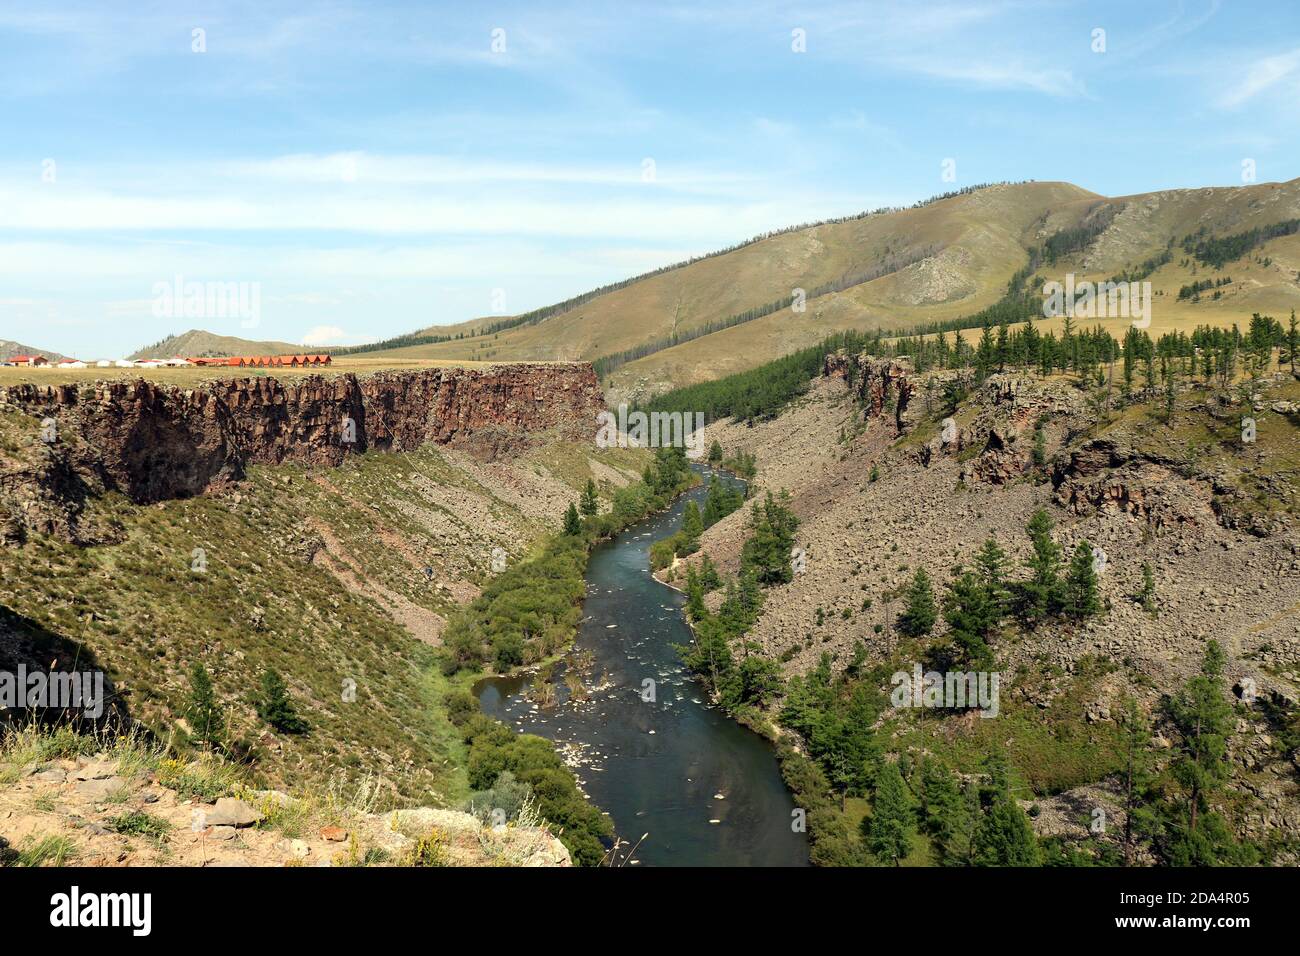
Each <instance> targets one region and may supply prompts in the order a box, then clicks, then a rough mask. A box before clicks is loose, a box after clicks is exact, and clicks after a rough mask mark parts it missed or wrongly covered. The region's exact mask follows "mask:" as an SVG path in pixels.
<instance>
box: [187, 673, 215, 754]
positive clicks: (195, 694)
mask: <svg viewBox="0 0 1300 956" xmlns="http://www.w3.org/2000/svg"><path fill="white" fill-rule="evenodd" d="M186 717H187V718H188V720H189V724H190V727H191V729H192V730H193V731H194V738H195V739H196V740H198V741H199V742H200V743H205V744H208V745H210V746H214V747H215V746H219V745H220V744H221V731H222V724H223V723H224V721H225V714H224V709H223V708H222V706H221V702H220V701H218V700H217V695H216V691H215V690H214V689H213V687H212V676H211V675H210V674H209V673H208V669H207V668H206V667H204V666H203V664H202V663H201V662H196V663H195V664H194V666H193V667H191V668H190V702H189V709H188V710H187V711H186Z"/></svg>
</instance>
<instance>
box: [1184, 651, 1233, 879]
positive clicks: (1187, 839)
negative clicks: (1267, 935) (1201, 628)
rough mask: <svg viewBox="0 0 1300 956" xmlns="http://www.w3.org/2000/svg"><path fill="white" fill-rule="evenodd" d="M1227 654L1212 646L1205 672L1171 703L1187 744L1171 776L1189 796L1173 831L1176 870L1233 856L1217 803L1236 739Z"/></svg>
mask: <svg viewBox="0 0 1300 956" xmlns="http://www.w3.org/2000/svg"><path fill="white" fill-rule="evenodd" d="M1225 660H1226V658H1225V655H1224V653H1223V648H1221V647H1220V646H1219V643H1218V642H1217V641H1214V640H1211V641H1210V642H1209V643H1208V644H1207V645H1206V648H1205V658H1204V660H1203V661H1202V664H1201V672H1200V673H1199V674H1197V675H1196V676H1195V677H1193V678H1192V679H1191V680H1189V681H1188V682H1187V684H1186V686H1185V687H1184V688H1183V689H1182V690H1181V691H1180V692H1179V693H1177V694H1175V695H1174V696H1173V697H1172V698H1170V700H1169V705H1168V712H1169V716H1170V718H1171V719H1172V720H1173V722H1174V726H1175V727H1176V728H1177V729H1178V732H1179V735H1180V737H1181V744H1180V746H1179V750H1178V753H1177V755H1176V756H1175V758H1174V760H1173V762H1172V763H1171V764H1170V768H1169V769H1170V771H1171V773H1172V775H1173V777H1174V779H1175V780H1176V781H1177V782H1178V784H1179V786H1180V787H1181V788H1182V791H1183V798H1182V802H1181V806H1179V807H1178V808H1177V810H1178V812H1176V813H1175V814H1173V816H1174V817H1175V819H1174V821H1173V824H1172V826H1171V827H1170V829H1171V830H1172V831H1173V834H1174V835H1173V842H1172V845H1171V848H1170V851H1169V856H1170V862H1171V863H1172V864H1173V865H1175V866H1207V865H1214V864H1216V863H1220V862H1224V861H1225V859H1224V858H1225V857H1228V856H1230V855H1231V852H1232V850H1233V847H1232V841H1231V837H1230V836H1227V835H1225V832H1224V828H1223V826H1222V821H1221V820H1220V819H1219V818H1218V817H1217V815H1216V814H1214V813H1213V812H1212V811H1211V809H1210V805H1211V800H1212V799H1213V798H1214V797H1215V796H1216V795H1217V793H1218V791H1219V790H1220V789H1221V788H1222V786H1223V784H1224V783H1225V782H1226V781H1227V780H1228V777H1229V776H1230V768H1229V766H1228V739H1229V737H1230V736H1231V734H1232V724H1233V720H1232V708H1231V707H1230V706H1229V705H1228V702H1227V700H1226V698H1225V696H1224V692H1223V687H1222V686H1221V685H1222V675H1223V665H1224V663H1225Z"/></svg>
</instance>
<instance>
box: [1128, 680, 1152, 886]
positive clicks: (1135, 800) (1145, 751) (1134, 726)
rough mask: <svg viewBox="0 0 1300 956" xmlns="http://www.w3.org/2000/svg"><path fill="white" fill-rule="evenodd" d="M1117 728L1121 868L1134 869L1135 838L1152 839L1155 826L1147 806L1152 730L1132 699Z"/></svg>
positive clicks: (1135, 855) (1150, 778) (1150, 777)
mask: <svg viewBox="0 0 1300 956" xmlns="http://www.w3.org/2000/svg"><path fill="white" fill-rule="evenodd" d="M1120 728H1121V730H1122V732H1123V738H1122V739H1123V747H1124V766H1123V768H1122V769H1121V771H1120V787H1121V790H1122V792H1123V795H1124V836H1123V845H1124V865H1125V866H1133V865H1134V863H1135V861H1136V859H1137V838H1138V837H1139V836H1146V837H1151V836H1154V834H1155V832H1156V830H1157V828H1158V822H1157V818H1156V815H1155V813H1154V811H1153V809H1152V807H1151V806H1150V804H1149V802H1148V794H1149V791H1150V789H1151V786H1152V783H1153V781H1154V773H1153V763H1152V749H1151V727H1150V725H1149V724H1148V723H1147V721H1146V719H1145V718H1144V717H1143V716H1142V712H1141V711H1140V710H1139V709H1138V705H1137V701H1136V700H1134V699H1133V698H1132V697H1125V699H1124V704H1123V709H1122V712H1121V717H1120Z"/></svg>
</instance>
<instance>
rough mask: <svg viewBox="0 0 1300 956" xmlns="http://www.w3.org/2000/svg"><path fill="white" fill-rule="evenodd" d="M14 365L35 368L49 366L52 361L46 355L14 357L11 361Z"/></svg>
mask: <svg viewBox="0 0 1300 956" xmlns="http://www.w3.org/2000/svg"><path fill="white" fill-rule="evenodd" d="M9 361H10V362H12V363H13V364H14V365H26V366H29V367H31V368H35V367H36V366H38V365H49V364H50V360H49V359H47V358H46V357H45V356H44V355H14V356H11V357H10V359H9Z"/></svg>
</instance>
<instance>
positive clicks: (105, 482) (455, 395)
mask: <svg viewBox="0 0 1300 956" xmlns="http://www.w3.org/2000/svg"><path fill="white" fill-rule="evenodd" d="M0 404H8V405H10V406H14V407H17V408H18V409H20V410H22V411H23V412H25V413H27V414H30V415H33V416H36V417H39V418H47V417H49V418H53V419H54V420H55V422H56V424H57V428H58V436H59V438H58V441H56V442H55V443H53V444H52V445H50V446H49V449H48V451H49V452H50V453H51V455H52V456H53V457H54V458H56V459H58V461H51V462H48V463H47V464H48V465H49V466H50V467H51V468H54V469H71V470H72V471H73V472H75V473H76V474H77V475H79V476H81V477H82V480H83V481H85V482H86V483H87V484H88V485H89V486H90V487H91V488H93V489H94V490H96V491H97V490H99V488H103V489H110V490H111V489H116V490H120V491H122V492H123V493H124V494H126V495H128V496H129V497H130V498H131V499H132V500H134V501H136V502H141V503H143V502H149V501H159V500H162V499H166V498H175V497H184V496H188V495H195V494H198V493H200V492H202V491H203V490H204V489H206V488H208V487H209V486H210V485H212V484H214V483H220V482H222V481H226V480H232V479H238V478H239V477H240V476H241V475H242V473H243V469H244V467H245V466H246V465H248V464H250V463H256V464H278V463H280V462H284V461H298V462H307V463H310V464H316V465H338V464H339V463H341V462H342V461H343V459H344V458H345V457H346V456H347V455H349V454H355V453H360V452H364V451H367V450H371V449H375V450H380V451H406V450H410V449H414V448H417V447H419V446H420V445H423V444H425V443H427V442H434V443H437V444H450V443H455V444H457V445H460V446H463V447H468V448H470V449H472V450H474V451H476V452H478V453H481V454H484V455H489V456H490V455H496V454H499V453H501V452H503V451H505V450H508V449H510V448H512V447H515V446H519V445H522V444H524V443H526V441H527V438H528V435H529V434H530V433H534V432H540V431H548V430H558V431H560V432H561V433H564V434H566V435H569V436H571V437H573V438H576V439H579V440H584V439H585V440H591V439H592V438H593V437H594V436H595V433H596V415H597V413H598V412H599V411H600V410H601V409H602V408H603V406H604V398H603V395H602V393H601V389H600V384H599V382H598V381H597V379H596V375H595V373H594V372H593V371H592V368H591V366H590V365H588V364H585V363H572V364H570V363H555V364H547V365H541V364H538V365H523V364H516V365H497V366H490V367H487V368H481V369H479V368H436V369H423V370H418V371H402V372H379V373H375V374H373V375H369V376H366V377H364V378H358V377H357V376H355V375H351V374H345V375H335V376H329V377H324V376H319V375H313V376H310V377H308V378H304V379H300V380H297V381H293V382H289V383H285V382H280V381H278V380H276V379H274V378H269V377H268V378H242V379H234V380H223V381H213V382H208V383H204V384H203V385H200V386H197V387H195V388H191V389H182V388H177V387H174V386H164V385H158V384H155V383H152V382H148V381H145V380H143V379H140V380H136V381H130V382H100V383H96V384H94V385H85V386H76V385H60V386H39V385H18V386H13V387H10V388H5V389H0ZM2 484H3V483H0V485H2Z"/></svg>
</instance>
